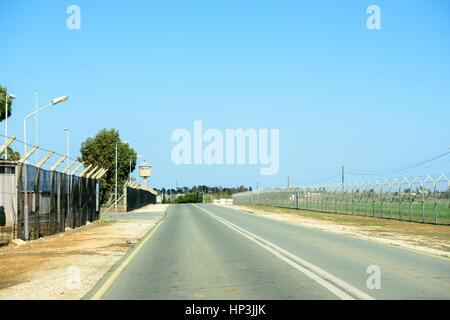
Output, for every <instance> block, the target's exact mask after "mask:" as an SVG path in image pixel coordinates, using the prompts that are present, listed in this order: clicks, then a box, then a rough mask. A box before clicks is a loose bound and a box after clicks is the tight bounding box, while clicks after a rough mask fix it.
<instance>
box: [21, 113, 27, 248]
mask: <svg viewBox="0 0 450 320" xmlns="http://www.w3.org/2000/svg"><path fill="white" fill-rule="evenodd" d="M23 140H24V144H23V148H24V153H23V155H24V156H25V155H26V154H27V118H25V119H23ZM24 169H25V170H24ZM27 169H28V166H27V160H25V162H24V166H22V170H24V171H23V177H24V205H23V217H24V221H23V224H24V233H25V240H28V174H27V171H28V170H27Z"/></svg>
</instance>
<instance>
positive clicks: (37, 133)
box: [34, 90, 69, 165]
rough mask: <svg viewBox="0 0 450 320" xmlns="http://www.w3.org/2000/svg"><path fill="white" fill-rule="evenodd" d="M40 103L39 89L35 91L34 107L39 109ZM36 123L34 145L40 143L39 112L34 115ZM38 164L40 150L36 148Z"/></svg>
mask: <svg viewBox="0 0 450 320" xmlns="http://www.w3.org/2000/svg"><path fill="white" fill-rule="evenodd" d="M38 104H39V91H37V90H36V91H35V93H34V107H35V111H37V110H38ZM34 119H35V120H34V123H35V138H34V139H35V141H34V145H36V146H37V145H39V113H36V115H35V116H34ZM35 156H36V165H37V163H38V162H39V150H36V154H35ZM67 161H68V162H69V159H67Z"/></svg>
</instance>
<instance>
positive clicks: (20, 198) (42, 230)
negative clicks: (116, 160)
mask: <svg viewBox="0 0 450 320" xmlns="http://www.w3.org/2000/svg"><path fill="white" fill-rule="evenodd" d="M2 136H3V135H2ZM3 137H5V136H3ZM6 138H7V142H6V143H0V243H5V242H8V241H9V240H11V239H13V238H21V239H24V240H28V239H37V238H39V237H43V236H47V235H52V234H56V233H59V232H64V231H65V229H66V227H70V228H76V227H79V226H82V225H85V224H86V223H87V221H90V222H92V221H94V220H97V219H98V218H99V213H100V208H99V180H100V179H101V177H102V176H103V175H104V174H105V173H106V169H103V168H99V167H92V166H91V165H89V166H87V167H85V168H84V169H83V168H82V167H83V163H80V162H78V161H77V159H73V158H72V159H69V160H71V161H67V163H66V164H64V161H65V160H67V155H64V154H59V153H56V152H54V151H50V150H46V149H45V148H40V147H38V146H32V145H29V146H30V147H31V148H30V151H28V152H27V154H25V155H21V156H20V159H14V160H11V159H10V158H9V159H8V160H6V156H5V155H4V153H5V152H8V147H11V146H15V147H17V146H18V145H19V147H20V146H22V147H23V144H24V143H23V142H22V141H20V140H18V139H16V138H15V137H6ZM13 149H15V150H17V148H13ZM38 149H39V150H41V151H45V154H46V156H45V157H43V158H42V159H40V161H39V159H36V163H35V164H34V165H33V164H29V163H27V162H28V161H27V160H28V159H29V158H30V156H31V155H32V154H33V152H35V151H36V150H38ZM54 155H57V156H59V160H58V161H56V162H55V161H54V160H53V161H52V160H50V158H51V157H52V156H54ZM69 162H70V163H69ZM77 162H78V165H76V166H75V167H74V164H76V163H77ZM62 165H64V167H63V169H62V170H61V171H57V168H58V167H59V166H62ZM80 169H83V170H81V172H80Z"/></svg>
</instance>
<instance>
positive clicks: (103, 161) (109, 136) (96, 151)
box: [80, 129, 137, 204]
mask: <svg viewBox="0 0 450 320" xmlns="http://www.w3.org/2000/svg"><path fill="white" fill-rule="evenodd" d="M116 143H117V193H118V195H119V196H120V195H121V194H122V192H123V185H124V183H125V182H126V181H127V180H128V178H129V173H130V159H131V171H133V170H134V169H135V167H136V160H137V154H136V152H135V151H134V150H133V149H132V148H130V146H129V145H128V144H125V143H123V142H122V141H121V140H120V136H119V131H118V130H115V129H111V130H107V129H102V130H100V131H99V132H98V133H97V135H96V136H95V137H94V138H88V139H87V140H86V141H84V142H83V143H82V144H81V149H80V153H81V161H83V162H84V163H85V166H87V165H89V164H92V166H99V167H102V168H106V169H108V171H107V172H106V174H105V175H104V176H103V178H102V179H101V180H100V203H101V204H104V203H108V204H111V202H112V201H113V196H114V191H115V174H116ZM119 196H118V197H119Z"/></svg>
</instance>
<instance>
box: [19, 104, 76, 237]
mask: <svg viewBox="0 0 450 320" xmlns="http://www.w3.org/2000/svg"><path fill="white" fill-rule="evenodd" d="M67 99H69V97H68V96H62V97H58V98H55V99H53V100H52V102H50V103H49V104H48V105H46V106H45V107H42V108H41V109H39V110H36V111H34V112H32V113H30V114H29V115H28V116H26V117H25V118H24V119H23V140H24V141H23V142H24V143H23V148H24V153H23V155H24V156H25V155H26V154H27V119H28V118H30V117H32V116H34V115H35V114H36V113H38V112H41V111H42V110H44V109H46V108H48V107H50V106H52V105H55V104H58V103H61V102H64V101H67ZM27 169H28V167H27V160H25V170H24V206H23V211H24V233H25V240H28V175H27V171H28V170H27Z"/></svg>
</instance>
